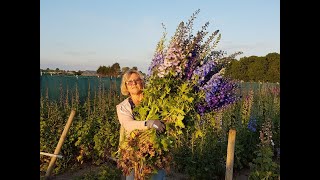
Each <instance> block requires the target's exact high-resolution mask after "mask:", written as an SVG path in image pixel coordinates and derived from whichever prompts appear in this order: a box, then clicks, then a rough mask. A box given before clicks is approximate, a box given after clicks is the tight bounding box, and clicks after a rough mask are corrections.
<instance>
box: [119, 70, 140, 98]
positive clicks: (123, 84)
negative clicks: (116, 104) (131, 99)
mask: <svg viewBox="0 0 320 180" xmlns="http://www.w3.org/2000/svg"><path fill="white" fill-rule="evenodd" d="M134 73H136V74H137V75H139V77H140V79H141V80H142V84H143V86H144V76H143V74H142V73H141V72H140V71H137V70H134V69H130V70H128V71H126V72H125V73H124V74H123V75H122V80H121V85H120V90H121V93H122V94H123V95H125V96H128V95H129V91H128V88H127V84H126V82H127V81H128V79H129V77H130V76H131V74H134Z"/></svg>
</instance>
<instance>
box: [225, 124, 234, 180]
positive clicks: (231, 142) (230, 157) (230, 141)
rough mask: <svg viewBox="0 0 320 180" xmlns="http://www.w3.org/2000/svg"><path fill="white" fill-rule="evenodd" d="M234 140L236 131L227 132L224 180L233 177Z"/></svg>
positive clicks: (230, 179) (229, 179)
mask: <svg viewBox="0 0 320 180" xmlns="http://www.w3.org/2000/svg"><path fill="white" fill-rule="evenodd" d="M235 140H236V130H235V129H230V130H229V138H228V150H227V162H226V177H225V180H232V176H233V161H234V146H235V142H236V141H235Z"/></svg>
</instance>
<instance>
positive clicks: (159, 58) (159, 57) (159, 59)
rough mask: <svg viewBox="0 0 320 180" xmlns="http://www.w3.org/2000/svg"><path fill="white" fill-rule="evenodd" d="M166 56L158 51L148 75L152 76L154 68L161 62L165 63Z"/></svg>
mask: <svg viewBox="0 0 320 180" xmlns="http://www.w3.org/2000/svg"><path fill="white" fill-rule="evenodd" d="M163 61H164V56H163V54H162V53H159V52H158V53H156V54H155V56H154V58H153V59H152V61H151V64H150V66H149V67H148V74H147V75H148V76H151V74H152V73H153V68H155V67H158V66H159V65H160V64H163Z"/></svg>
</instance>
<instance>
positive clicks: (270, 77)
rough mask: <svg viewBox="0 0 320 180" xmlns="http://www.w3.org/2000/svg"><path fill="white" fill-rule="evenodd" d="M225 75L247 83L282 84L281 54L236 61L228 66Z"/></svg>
mask: <svg viewBox="0 0 320 180" xmlns="http://www.w3.org/2000/svg"><path fill="white" fill-rule="evenodd" d="M225 75H226V76H228V77H230V78H232V79H237V80H242V81H245V82H249V81H250V82H258V81H260V82H272V83H275V82H280V54H278V53H269V54H267V55H266V56H261V57H258V56H250V57H243V58H240V60H235V59H234V60H233V61H231V63H230V64H228V66H227V68H226V72H225Z"/></svg>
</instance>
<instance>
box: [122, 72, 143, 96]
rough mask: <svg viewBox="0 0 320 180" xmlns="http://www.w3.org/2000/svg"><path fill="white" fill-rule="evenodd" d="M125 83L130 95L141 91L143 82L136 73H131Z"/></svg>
mask: <svg viewBox="0 0 320 180" xmlns="http://www.w3.org/2000/svg"><path fill="white" fill-rule="evenodd" d="M126 85H127V89H128V91H129V93H130V95H137V94H141V93H142V89H143V83H142V79H140V76H139V75H138V74H136V73H132V74H131V75H130V76H129V78H128V80H127V81H126Z"/></svg>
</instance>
